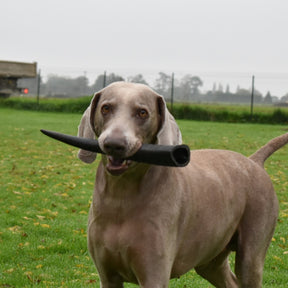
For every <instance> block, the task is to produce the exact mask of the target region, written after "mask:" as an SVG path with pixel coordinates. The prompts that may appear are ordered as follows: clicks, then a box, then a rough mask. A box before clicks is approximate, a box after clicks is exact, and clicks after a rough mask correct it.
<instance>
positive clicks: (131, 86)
mask: <svg viewBox="0 0 288 288" xmlns="http://www.w3.org/2000/svg"><path fill="white" fill-rule="evenodd" d="M78 136H81V137H86V138H94V137H95V136H96V137H97V138H98V142H99V146H100V148H101V150H102V151H103V152H105V154H107V156H104V158H103V161H104V162H105V163H104V164H105V165H106V169H107V170H108V171H109V172H110V173H111V174H113V175H120V174H122V173H124V172H125V171H126V170H127V169H128V168H129V167H130V166H132V165H136V164H135V163H134V164H133V163H132V162H131V161H129V160H126V161H124V159H125V158H128V157H130V156H132V155H133V154H134V153H135V152H136V151H137V150H138V149H139V148H140V147H141V145H142V144H144V143H149V144H162V145H176V144H181V142H182V138H181V133H180V130H179V128H178V126H177V124H176V122H175V119H174V118H173V116H172V115H171V114H170V113H169V111H168V109H167V107H166V104H165V101H164V98H163V97H162V96H160V95H159V94H157V93H156V92H154V91H153V90H152V89H150V88H149V87H148V86H146V85H143V84H135V83H126V82H115V83H113V84H111V85H109V86H108V87H106V88H104V89H103V90H101V91H99V92H97V93H96V94H95V95H94V97H93V99H92V101H91V104H90V106H89V107H88V108H87V110H86V111H85V113H84V115H83V116H82V119H81V122H80V125H79V129H78ZM78 157H79V158H80V159H81V160H82V161H84V162H86V163H92V162H93V161H94V160H95V158H96V154H95V153H92V152H88V151H85V150H80V151H79V153H78Z"/></svg>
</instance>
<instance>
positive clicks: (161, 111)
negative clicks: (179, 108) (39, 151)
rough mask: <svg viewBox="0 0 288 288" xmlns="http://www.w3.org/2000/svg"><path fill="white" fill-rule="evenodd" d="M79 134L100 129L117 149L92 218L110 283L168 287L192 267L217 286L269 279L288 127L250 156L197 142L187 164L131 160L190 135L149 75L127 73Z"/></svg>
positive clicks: (96, 255) (95, 249)
mask: <svg viewBox="0 0 288 288" xmlns="http://www.w3.org/2000/svg"><path fill="white" fill-rule="evenodd" d="M78 135H79V136H82V137H87V138H94V137H95V135H96V137H97V138H98V142H99V145H100V147H101V149H102V150H103V151H104V152H105V153H106V154H107V155H103V156H102V160H101V162H100V164H99V167H98V170H97V175H96V184H95V191H94V196H93V202H92V205H91V208H90V215H89V227H88V246H89V251H90V254H91V256H92V258H93V260H94V263H95V265H96V268H97V270H98V272H99V275H100V280H101V287H102V288H121V287H123V283H124V282H132V283H136V284H139V285H140V287H141V288H167V287H168V284H169V279H170V278H174V277H179V276H180V275H182V274H184V273H186V272H187V271H189V270H190V269H192V268H195V270H196V271H197V273H198V274H200V275H201V276H202V277H204V278H205V279H207V280H208V281H209V282H210V283H212V284H213V285H214V286H215V287H221V288H222V287H223V288H224V287H229V288H234V287H245V288H248V287H251V288H252V287H253V288H259V287H261V283H262V272H263V265H264V258H265V254H266V251H267V249H268V246H269V243H270V241H271V238H272V235H273V232H274V228H275V225H276V220H277V215H278V201H277V198H276V195H275V192H274V190H273V186H272V183H271V180H270V178H269V176H268V174H267V173H266V172H265V170H264V168H263V165H264V161H265V160H266V159H267V158H268V157H269V156H270V155H271V154H272V153H274V152H275V151H276V150H278V149H279V148H281V147H282V146H283V145H285V144H286V143H287V142H288V133H287V134H284V135H282V136H280V137H278V138H275V139H273V140H271V141H270V142H269V143H268V144H266V145H265V146H264V147H262V148H261V149H259V150H258V151H257V152H256V153H255V154H253V155H252V156H251V157H249V158H246V157H244V156H242V155H241V154H238V153H236V152H232V151H226V150H210V149H207V150H196V151H192V152H191V160H190V163H189V164H188V166H186V167H183V168H173V167H163V166H154V165H148V164H143V163H136V162H133V161H130V160H124V159H125V158H127V157H129V156H131V155H133V154H134V153H135V152H136V151H137V150H138V149H139V147H141V145H142V143H153V144H163V145H175V144H180V143H181V141H182V140H181V133H180V131H179V128H178V126H177V124H176V122H175V120H174V118H173V117H172V115H171V114H170V113H169V112H168V110H167V108H166V104H165V102H164V99H163V97H162V96H160V95H158V94H157V93H155V92H154V91H153V90H151V89H150V88H149V87H147V86H145V85H142V84H132V83H125V82H117V83H114V84H111V85H110V86H108V87H106V88H104V89H103V90H101V91H100V92H98V93H96V94H95V96H94V97H93V99H92V101H91V105H90V106H89V107H88V108H87V110H86V111H85V113H84V115H83V117H82V120H81V123H80V126H79V132H78ZM78 156H79V158H80V159H81V160H83V161H84V162H87V163H91V162H93V161H94V160H95V157H96V154H95V153H92V152H88V151H83V150H80V151H79V154H78ZM231 251H236V263H235V275H234V273H232V272H231V270H230V267H229V264H228V255H229V253H230V252H231Z"/></svg>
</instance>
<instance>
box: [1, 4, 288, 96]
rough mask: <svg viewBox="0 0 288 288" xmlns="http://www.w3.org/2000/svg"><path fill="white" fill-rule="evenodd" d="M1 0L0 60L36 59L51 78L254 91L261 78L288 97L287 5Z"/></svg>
mask: <svg viewBox="0 0 288 288" xmlns="http://www.w3.org/2000/svg"><path fill="white" fill-rule="evenodd" d="M1 2H2V3H1V5H0V12H1V18H0V35H1V37H0V60H12V61H25V62H34V61H35V62H37V63H38V69H41V75H42V76H43V77H44V79H45V77H47V76H48V75H49V74H58V75H65V76H71V77H77V76H80V75H87V77H88V78H89V79H90V81H91V82H93V81H94V79H96V77H97V75H98V74H100V73H103V71H107V72H109V73H111V72H115V73H118V74H120V75H121V73H122V74H123V75H126V74H127V75H128V74H129V73H130V75H133V74H136V73H142V74H143V75H144V76H145V75H147V77H148V78H149V77H152V75H156V73H158V72H160V71H163V72H165V73H167V74H170V73H172V72H174V73H175V76H176V77H177V75H179V77H180V76H181V75H184V74H191V75H197V76H200V77H202V80H203V81H204V84H205V83H207V85H208V84H209V85H210V86H212V82H216V81H222V83H221V84H222V85H223V86H225V85H226V84H230V85H231V86H233V85H234V86H235V85H236V84H237V83H238V84H240V85H244V86H245V85H246V86H247V88H248V86H249V85H250V86H251V77H252V75H255V84H256V88H258V87H259V88H260V90H261V89H262V91H261V92H262V93H266V92H267V91H268V90H270V91H271V90H272V91H271V92H272V94H273V93H274V94H277V95H278V96H283V95H284V94H286V93H287V92H288V37H287V32H288V31H287V29H288V17H287V11H288V1H287V0H79V1H78V0H77V1H76V0H25V1H23V0H9V1H4V0H1ZM153 73H154V74H153ZM149 75H150V76H149ZM153 77H154V76H153ZM155 77H157V75H156V76H155ZM216 79H217V80H216ZM148 80H149V79H148ZM237 81H238V82H237ZM257 81H258V82H257ZM210 82H211V83H210ZM242 83H243V84H242ZM207 85H206V89H211V87H208V86H207ZM257 85H258V86H257Z"/></svg>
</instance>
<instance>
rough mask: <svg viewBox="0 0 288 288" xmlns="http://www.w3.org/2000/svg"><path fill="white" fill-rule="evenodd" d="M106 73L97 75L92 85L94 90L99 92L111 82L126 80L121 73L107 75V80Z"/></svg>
mask: <svg viewBox="0 0 288 288" xmlns="http://www.w3.org/2000/svg"><path fill="white" fill-rule="evenodd" d="M104 77H105V75H104V74H101V75H99V76H98V77H97V79H96V80H95V82H94V84H93V85H92V86H91V89H92V90H93V92H97V91H99V90H101V89H103V88H104V86H108V85H109V84H111V83H113V82H117V81H124V78H123V77H122V76H120V75H116V74H114V73H111V74H109V75H108V76H106V80H105V81H104ZM104 82H105V83H104Z"/></svg>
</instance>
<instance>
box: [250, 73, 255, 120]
mask: <svg viewBox="0 0 288 288" xmlns="http://www.w3.org/2000/svg"><path fill="white" fill-rule="evenodd" d="M254 78H255V76H254V75H253V76H252V91H251V106H250V117H251V120H252V119H253V105H254Z"/></svg>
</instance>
